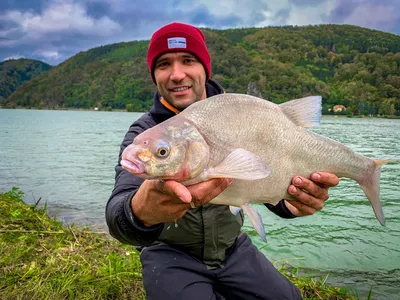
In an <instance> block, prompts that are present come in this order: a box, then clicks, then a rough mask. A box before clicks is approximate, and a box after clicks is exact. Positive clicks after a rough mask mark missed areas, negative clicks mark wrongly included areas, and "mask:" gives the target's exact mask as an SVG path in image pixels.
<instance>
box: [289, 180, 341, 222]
mask: <svg viewBox="0 0 400 300" xmlns="http://www.w3.org/2000/svg"><path fill="white" fill-rule="evenodd" d="M338 183H339V178H338V177H337V176H336V175H334V174H331V173H326V172H317V173H313V174H311V180H310V179H307V178H304V177H301V176H295V177H293V179H292V184H291V185H290V186H289V188H288V193H289V194H290V195H292V196H293V198H295V199H296V200H285V205H286V207H287V208H288V209H289V210H290V211H291V213H292V214H294V215H295V216H297V217H302V216H309V215H313V214H314V213H315V212H316V211H318V210H321V209H322V208H323V207H324V203H325V201H326V200H328V198H329V194H328V189H329V188H330V187H333V186H336V185H337V184H338Z"/></svg>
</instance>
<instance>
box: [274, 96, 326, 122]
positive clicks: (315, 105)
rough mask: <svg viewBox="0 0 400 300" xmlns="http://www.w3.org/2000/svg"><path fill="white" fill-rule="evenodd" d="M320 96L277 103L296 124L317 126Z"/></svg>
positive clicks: (319, 113)
mask: <svg viewBox="0 0 400 300" xmlns="http://www.w3.org/2000/svg"><path fill="white" fill-rule="evenodd" d="M321 103H322V98H321V96H310V97H305V98H301V99H295V100H290V101H288V102H285V103H282V104H279V107H280V109H281V110H282V112H283V113H284V114H285V115H286V116H287V117H288V118H289V119H290V120H291V121H292V122H293V123H294V124H296V125H297V126H301V127H310V126H319V124H320V121H321V114H322V109H321Z"/></svg>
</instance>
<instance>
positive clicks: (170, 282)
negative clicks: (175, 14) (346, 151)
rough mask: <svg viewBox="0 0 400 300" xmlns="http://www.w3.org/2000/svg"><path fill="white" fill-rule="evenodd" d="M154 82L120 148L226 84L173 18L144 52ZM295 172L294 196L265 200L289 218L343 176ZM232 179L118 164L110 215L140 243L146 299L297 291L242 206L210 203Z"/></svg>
mask: <svg viewBox="0 0 400 300" xmlns="http://www.w3.org/2000/svg"><path fill="white" fill-rule="evenodd" d="M147 63H148V67H149V70H150V74H151V77H152V79H153V81H154V83H155V84H156V85H157V92H156V93H155V96H154V106H153V107H152V109H151V110H150V111H149V112H148V113H147V114H145V115H143V116H142V117H141V118H140V119H139V120H137V121H136V122H134V123H133V124H132V126H131V127H130V129H129V131H128V133H127V134H126V135H125V138H124V141H123V143H122V145H121V150H120V160H121V153H122V151H123V150H124V148H125V147H126V146H127V145H129V144H130V143H131V142H132V141H133V139H134V138H135V136H137V135H138V134H140V133H141V132H143V131H145V130H146V129H148V128H151V127H153V126H155V125H156V124H158V123H161V122H163V121H164V120H166V119H168V118H170V117H172V116H174V115H175V114H177V113H179V112H180V111H182V110H183V109H185V108H186V107H188V106H189V105H191V104H192V103H194V102H196V101H201V100H203V99H205V98H207V97H210V96H213V95H217V94H221V93H224V90H223V88H222V87H221V86H220V85H219V84H218V83H217V82H216V81H214V80H212V79H210V75H211V60H210V55H209V53H208V49H207V47H206V44H205V39H204V35H203V33H202V32H201V31H200V30H199V29H198V28H196V27H193V26H190V25H186V24H182V23H172V24H168V25H166V26H164V27H162V28H160V29H159V30H157V31H156V32H155V33H154V34H153V36H152V38H151V40H150V45H149V49H148V54H147ZM311 178H312V180H313V181H311V180H310V179H307V178H300V177H295V178H293V182H292V183H293V184H292V185H290V186H289V187H288V191H289V193H290V194H291V195H293V196H294V197H295V198H296V199H297V200H296V201H286V200H282V201H281V202H279V204H277V205H276V206H271V205H269V204H267V205H266V206H267V207H268V208H269V209H270V210H271V211H272V212H274V213H275V214H277V215H279V216H281V217H283V218H294V217H296V216H305V215H311V214H313V213H314V212H315V211H317V210H320V209H322V207H323V205H324V201H325V200H327V199H328V188H329V187H331V186H335V185H336V184H337V183H338V181H339V180H338V178H337V177H336V176H335V175H333V174H329V173H317V174H313V175H312V177H311ZM231 183H232V179H212V180H209V181H206V182H201V183H197V184H194V185H192V186H188V187H185V186H183V185H182V184H180V183H178V182H175V181H165V182H164V181H159V180H144V181H143V180H142V179H140V178H138V177H135V176H134V175H132V174H130V173H128V172H127V171H125V170H123V169H122V168H121V165H120V164H118V165H117V167H116V181H115V188H114V190H113V192H112V195H111V197H110V199H109V201H108V203H107V208H106V219H107V224H108V226H109V229H110V233H111V235H112V236H113V237H115V238H116V239H118V240H119V241H121V242H123V243H127V244H131V245H135V246H138V247H139V249H140V250H141V256H140V259H141V262H142V265H143V282H144V286H145V289H146V294H147V297H148V299H191V300H193V299H301V295H300V292H299V291H298V289H297V288H296V287H295V286H294V285H293V284H292V283H291V282H290V281H289V280H287V279H286V278H285V277H284V276H283V275H281V274H280V273H279V272H278V271H277V270H276V269H275V268H274V267H273V265H272V264H271V263H270V262H269V261H268V260H267V259H266V257H265V256H264V255H263V254H262V253H261V252H259V251H258V249H257V248H256V247H255V246H254V245H253V244H252V243H251V240H250V239H249V237H248V236H247V234H245V233H241V232H240V228H241V226H242V225H243V214H238V215H237V216H234V215H233V214H231V212H230V210H229V208H228V206H224V205H213V204H209V203H208V202H209V201H210V200H212V199H213V198H214V197H216V196H217V195H218V194H220V193H221V192H222V191H223V190H224V189H225V188H227V187H228V186H229V185H230V184H231Z"/></svg>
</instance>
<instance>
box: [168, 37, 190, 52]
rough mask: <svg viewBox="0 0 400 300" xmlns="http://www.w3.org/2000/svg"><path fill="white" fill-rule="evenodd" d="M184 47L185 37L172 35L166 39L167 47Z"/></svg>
mask: <svg viewBox="0 0 400 300" xmlns="http://www.w3.org/2000/svg"><path fill="white" fill-rule="evenodd" d="M173 48H186V38H184V37H174V38H169V39H168V49H173Z"/></svg>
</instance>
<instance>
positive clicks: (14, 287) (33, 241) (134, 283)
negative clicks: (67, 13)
mask: <svg viewBox="0 0 400 300" xmlns="http://www.w3.org/2000/svg"><path fill="white" fill-rule="evenodd" d="M22 197H23V193H22V192H21V191H20V190H19V189H17V188H13V189H12V190H11V191H9V192H7V193H0V299H2V300H6V299H13V300H14V299H52V300H56V299H135V300H140V299H145V293H144V289H143V285H142V275H141V265H140V260H139V253H138V252H137V251H136V250H134V249H133V248H132V247H131V246H126V245H121V244H120V243H118V242H117V241H115V240H113V239H111V238H109V237H107V236H106V235H105V234H104V233H95V232H92V231H90V230H89V229H87V228H82V227H75V226H64V225H63V224H62V223H61V222H59V221H57V220H56V219H52V218H50V217H49V216H48V215H47V213H46V207H44V208H38V207H37V206H36V205H27V204H26V203H24V202H23V200H22ZM279 270H280V271H281V272H282V273H283V274H284V275H285V276H287V277H288V278H289V279H290V280H291V281H292V282H293V283H294V284H295V285H296V286H297V287H299V289H300V290H301V292H302V294H303V297H304V299H324V300H330V299H332V300H333V299H335V300H341V299H357V297H356V296H354V295H353V294H352V293H351V292H350V291H347V290H344V289H340V288H337V287H333V286H330V285H327V284H326V283H325V280H326V279H309V278H305V277H303V276H299V275H298V272H297V270H296V269H295V268H291V267H282V268H280V269H279Z"/></svg>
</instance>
